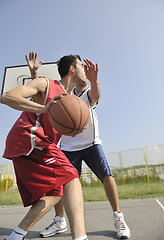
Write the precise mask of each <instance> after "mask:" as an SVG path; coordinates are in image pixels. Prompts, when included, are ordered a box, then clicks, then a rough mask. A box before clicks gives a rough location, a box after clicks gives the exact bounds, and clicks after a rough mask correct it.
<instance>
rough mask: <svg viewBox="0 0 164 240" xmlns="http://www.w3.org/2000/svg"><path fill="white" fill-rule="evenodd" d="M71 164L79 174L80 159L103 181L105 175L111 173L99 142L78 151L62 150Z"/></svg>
mask: <svg viewBox="0 0 164 240" xmlns="http://www.w3.org/2000/svg"><path fill="white" fill-rule="evenodd" d="M62 151H63V153H64V154H65V155H66V157H67V158H68V159H69V161H70V162H71V163H72V165H73V166H74V167H75V168H76V169H77V170H78V172H79V175H81V167H82V161H84V162H85V163H86V165H87V166H88V167H89V168H90V169H91V170H92V171H93V172H94V174H95V175H96V176H97V177H98V178H99V179H100V180H101V182H103V179H104V177H105V176H107V175H110V176H113V175H112V172H111V170H110V167H109V165H108V161H107V158H106V156H105V153H104V151H103V149H102V146H101V145H100V144H95V145H93V146H91V147H89V148H85V149H83V150H79V151H73V152H68V151H64V150H62Z"/></svg>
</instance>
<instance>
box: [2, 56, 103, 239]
mask: <svg viewBox="0 0 164 240" xmlns="http://www.w3.org/2000/svg"><path fill="white" fill-rule="evenodd" d="M29 56H30V55H29ZM26 58H27V56H26ZM87 63H88V64H87V71H88V74H90V76H92V77H94V76H95V75H96V74H97V72H98V65H97V64H96V65H95V64H93V63H92V62H91V61H89V60H87ZM58 70H59V73H60V75H61V76H62V77H61V81H59V82H58V81H54V80H48V79H46V78H35V79H34V80H33V81H31V82H30V83H29V84H28V85H25V86H20V87H17V88H15V89H13V90H10V91H8V92H6V93H4V94H3V95H2V96H1V99H0V103H2V104H6V105H8V106H9V107H11V108H14V109H16V110H20V111H23V113H22V114H21V116H20V117H19V118H18V120H17V121H16V123H15V124H14V126H13V127H12V129H11V130H10V132H9V134H8V136H7V139H6V148H5V152H4V155H3V157H5V158H7V159H11V160H12V161H13V164H14V168H15V173H16V177H17V185H18V188H19V191H20V195H21V197H22V201H23V204H24V206H29V205H32V207H31V208H30V210H29V212H28V213H27V215H26V216H25V217H24V219H23V220H22V221H21V223H20V224H19V225H18V227H16V228H15V230H14V231H13V232H12V233H11V234H10V236H9V237H8V238H7V240H22V239H23V238H24V236H25V235H26V233H27V231H28V230H29V229H30V228H31V227H32V226H33V225H34V224H35V223H36V222H37V221H38V220H39V219H40V218H41V217H42V216H43V215H45V214H46V213H47V212H48V211H49V210H50V209H51V208H52V207H53V206H54V205H55V204H57V203H58V201H59V200H60V198H61V196H62V195H63V192H62V186H63V191H64V201H65V208H66V212H67V215H68V218H69V223H70V228H71V233H72V238H73V239H76V240H86V239H87V235H86V231H85V223H84V208H83V196H82V190H81V185H80V181H79V174H78V172H77V170H76V169H75V168H74V167H73V166H72V165H71V164H70V162H69V160H68V159H67V158H66V157H65V155H64V154H63V153H62V151H61V150H59V149H58V148H57V146H56V144H57V143H58V141H59V139H60V137H61V135H60V134H59V133H57V132H56V131H55V130H54V129H53V128H52V127H51V124H50V122H49V119H48V111H49V108H50V106H51V104H55V100H56V99H58V98H60V97H62V95H63V94H65V93H71V90H72V89H73V87H75V86H76V84H77V83H79V84H80V83H84V82H88V79H87V78H86V75H85V71H84V67H83V64H82V62H81V59H80V57H79V56H78V55H69V56H65V57H63V58H61V59H60V61H59V63H58ZM33 74H34V75H35V73H34V72H33ZM36 77H37V76H36ZM54 96H55V98H54ZM29 97H31V100H30V101H29V100H28V98H29ZM72 202H73V203H74V204H73V205H72Z"/></svg>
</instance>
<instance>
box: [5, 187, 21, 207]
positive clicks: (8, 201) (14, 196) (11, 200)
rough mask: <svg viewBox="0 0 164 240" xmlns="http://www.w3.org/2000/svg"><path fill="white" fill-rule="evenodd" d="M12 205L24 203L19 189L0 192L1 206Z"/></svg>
mask: <svg viewBox="0 0 164 240" xmlns="http://www.w3.org/2000/svg"><path fill="white" fill-rule="evenodd" d="M10 205H22V200H21V197H20V194H19V191H18V190H17V189H16V190H8V191H7V192H0V206H10Z"/></svg>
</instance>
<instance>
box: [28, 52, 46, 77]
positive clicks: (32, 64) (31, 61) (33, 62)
mask: <svg viewBox="0 0 164 240" xmlns="http://www.w3.org/2000/svg"><path fill="white" fill-rule="evenodd" d="M37 56H38V55H37V53H34V52H29V58H28V57H27V54H26V55H25V58H26V61H27V64H28V66H29V69H30V71H31V72H32V73H33V72H36V71H37V70H38V68H40V66H41V65H42V62H43V60H41V61H40V62H39V63H38V61H37Z"/></svg>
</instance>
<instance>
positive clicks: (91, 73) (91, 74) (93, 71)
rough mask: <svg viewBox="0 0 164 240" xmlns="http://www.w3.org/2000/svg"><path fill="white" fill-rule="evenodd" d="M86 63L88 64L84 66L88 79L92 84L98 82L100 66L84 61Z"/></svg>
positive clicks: (87, 60)
mask: <svg viewBox="0 0 164 240" xmlns="http://www.w3.org/2000/svg"><path fill="white" fill-rule="evenodd" d="M84 62H85V63H86V65H84V71H85V75H86V77H87V79H88V80H89V81H90V82H96V81H98V70H99V69H98V64H97V63H96V64H94V63H93V62H92V61H90V60H89V59H84Z"/></svg>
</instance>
